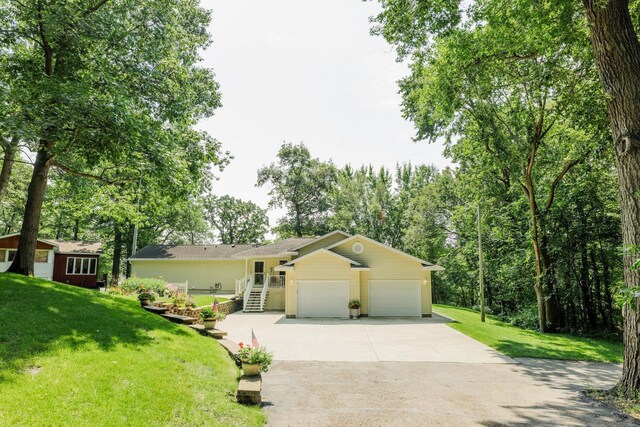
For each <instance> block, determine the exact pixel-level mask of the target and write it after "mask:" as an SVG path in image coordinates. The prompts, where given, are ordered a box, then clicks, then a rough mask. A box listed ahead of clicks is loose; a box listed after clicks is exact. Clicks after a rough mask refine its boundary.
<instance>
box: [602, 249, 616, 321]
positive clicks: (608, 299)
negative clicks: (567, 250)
mask: <svg viewBox="0 0 640 427" xmlns="http://www.w3.org/2000/svg"><path fill="white" fill-rule="evenodd" d="M600 261H601V262H602V276H603V281H604V301H605V303H606V304H607V323H608V325H609V327H610V328H613V326H614V325H613V298H612V296H611V275H610V273H609V261H608V260H607V255H606V254H605V253H604V250H603V249H602V243H601V244H600Z"/></svg>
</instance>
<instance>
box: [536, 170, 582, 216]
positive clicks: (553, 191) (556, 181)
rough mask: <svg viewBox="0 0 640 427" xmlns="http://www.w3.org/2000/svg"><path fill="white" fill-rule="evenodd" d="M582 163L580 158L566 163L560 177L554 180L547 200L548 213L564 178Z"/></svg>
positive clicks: (546, 208)
mask: <svg viewBox="0 0 640 427" xmlns="http://www.w3.org/2000/svg"><path fill="white" fill-rule="evenodd" d="M581 161H582V158H579V159H575V160H571V161H569V162H567V163H565V165H564V167H563V168H562V170H561V171H560V173H559V174H558V176H556V178H555V179H554V180H553V182H552V183H551V188H550V189H549V198H548V199H547V204H546V205H545V210H546V211H548V210H549V209H550V208H551V205H552V204H553V199H554V198H555V196H556V187H557V186H558V184H559V183H560V181H561V180H562V178H564V176H565V175H566V174H567V172H569V171H570V170H571V168H573V167H574V166H575V165H577V164H578V163H580V162H581Z"/></svg>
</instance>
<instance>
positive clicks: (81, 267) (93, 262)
mask: <svg viewBox="0 0 640 427" xmlns="http://www.w3.org/2000/svg"><path fill="white" fill-rule="evenodd" d="M97 265H98V260H97V259H95V258H80V257H69V258H67V274H69V275H74V274H96V267H97Z"/></svg>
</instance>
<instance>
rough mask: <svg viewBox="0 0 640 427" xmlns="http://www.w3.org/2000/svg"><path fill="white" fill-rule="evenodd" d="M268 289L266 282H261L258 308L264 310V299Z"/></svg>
mask: <svg viewBox="0 0 640 427" xmlns="http://www.w3.org/2000/svg"><path fill="white" fill-rule="evenodd" d="M268 291H269V286H267V284H266V283H263V284H262V292H261V293H260V310H264V301H265V300H266V299H267V292H268Z"/></svg>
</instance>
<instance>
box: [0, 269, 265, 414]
mask: <svg viewBox="0 0 640 427" xmlns="http://www.w3.org/2000/svg"><path fill="white" fill-rule="evenodd" d="M238 376H239V371H238V369H237V368H236V366H235V365H234V363H233V362H232V361H231V359H230V358H229V357H228V355H227V354H226V352H225V351H224V350H223V349H222V347H221V346H220V345H219V344H218V343H217V342H216V341H215V340H213V339H211V338H208V337H203V336H200V335H199V334H197V333H196V332H194V331H192V330H190V329H188V328H186V327H183V326H178V325H174V324H172V323H170V322H168V321H166V320H165V319H163V318H161V317H159V316H156V315H154V314H150V313H147V312H145V311H144V310H142V309H141V308H140V305H139V303H138V302H137V301H132V300H130V299H128V298H124V297H118V296H111V295H107V294H102V293H99V292H96V291H91V290H85V289H81V288H76V287H73V286H68V285H63V284H56V283H53V282H48V281H44V280H40V279H34V278H27V277H24V276H18V275H12V274H6V273H2V274H0V425H2V426H8V425H73V426H97V425H99V426H122V425H134V426H135V425H140V426H143V425H144V426H149V425H160V426H169V425H171V426H178V425H179V426H215V425H220V426H236V425H237V426H255V425H263V424H264V422H265V416H264V414H263V413H262V412H261V410H260V409H259V408H258V407H249V406H243V405H239V404H238V403H236V402H235V391H236V388H237V379H238Z"/></svg>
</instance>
